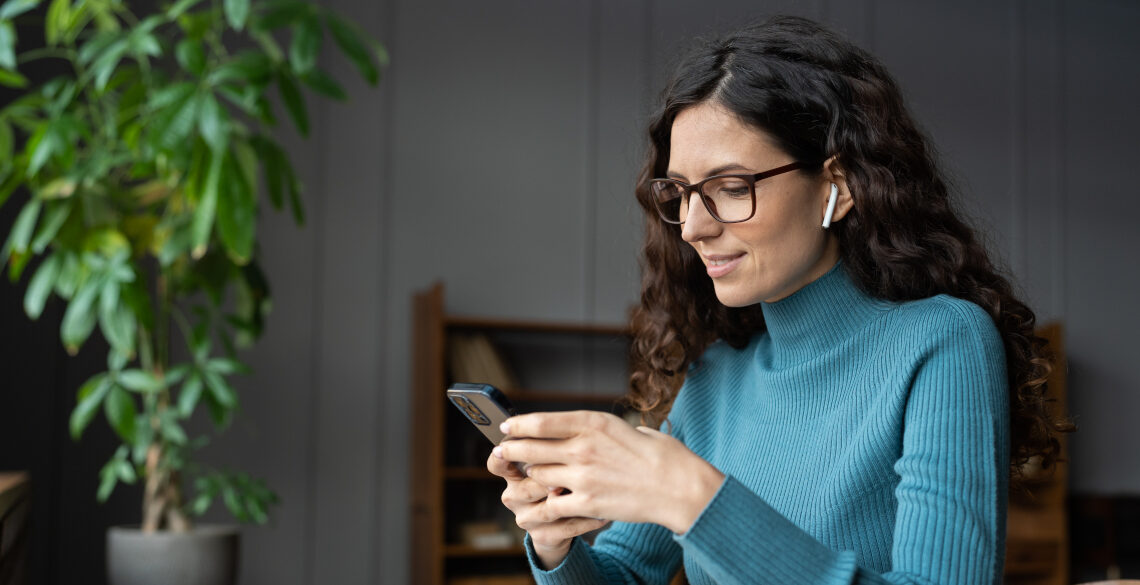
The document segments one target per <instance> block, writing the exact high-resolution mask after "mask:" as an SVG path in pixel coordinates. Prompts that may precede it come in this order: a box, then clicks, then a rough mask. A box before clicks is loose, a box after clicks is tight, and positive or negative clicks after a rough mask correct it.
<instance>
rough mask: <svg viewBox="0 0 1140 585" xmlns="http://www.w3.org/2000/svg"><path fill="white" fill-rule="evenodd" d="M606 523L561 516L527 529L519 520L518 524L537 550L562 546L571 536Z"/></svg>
mask: <svg viewBox="0 0 1140 585" xmlns="http://www.w3.org/2000/svg"><path fill="white" fill-rule="evenodd" d="M608 523H609V521H607V520H598V519H596V518H563V519H561V520H556V521H554V522H547V523H542V524H538V525H535V526H532V527H531V528H529V529H528V528H526V527H525V526H523V522H519V526H520V527H521V528H523V530H526V531H527V532H528V533H530V539H531V541H532V542H533V543H534V546H535V550H539V549H540V548H556V547H560V546H563V543H565V542H566V541H568V540H570V539H571V538H574V537H575V536H582V535H583V534H586V533H587V532H590V531H591V530H597V529H599V528H601V527H603V526H605V525H606V524H608Z"/></svg>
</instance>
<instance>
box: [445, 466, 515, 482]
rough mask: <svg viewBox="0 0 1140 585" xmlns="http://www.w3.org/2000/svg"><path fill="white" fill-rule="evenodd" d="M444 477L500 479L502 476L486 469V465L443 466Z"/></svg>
mask: <svg viewBox="0 0 1140 585" xmlns="http://www.w3.org/2000/svg"><path fill="white" fill-rule="evenodd" d="M443 478H444V479H476V480H486V481H494V480H502V479H503V478H501V477H499V476H497V475H495V474H493V473H491V472H490V471H487V468H486V467H445V468H444V469H443Z"/></svg>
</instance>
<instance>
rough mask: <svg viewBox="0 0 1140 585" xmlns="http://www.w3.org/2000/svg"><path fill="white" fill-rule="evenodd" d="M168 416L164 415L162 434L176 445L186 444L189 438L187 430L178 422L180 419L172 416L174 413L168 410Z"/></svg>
mask: <svg viewBox="0 0 1140 585" xmlns="http://www.w3.org/2000/svg"><path fill="white" fill-rule="evenodd" d="M166 414H167V416H163V417H162V424H161V427H160V428H161V430H162V436H163V438H165V439H166V440H167V441H170V442H171V443H174V444H175V445H185V444H186V443H187V442H188V441H189V438H187V437H186V431H183V430H182V426H181V425H179V424H178V420H177V419H175V418H174V416H172V413H170V412H167V413H166Z"/></svg>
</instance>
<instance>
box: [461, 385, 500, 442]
mask: <svg viewBox="0 0 1140 585" xmlns="http://www.w3.org/2000/svg"><path fill="white" fill-rule="evenodd" d="M447 398H448V399H449V400H450V401H451V403H452V404H454V405H455V407H456V408H458V409H459V411H460V412H462V413H463V416H465V417H467V420H469V421H471V424H473V425H475V428H477V429H479V432H481V433H483V435H484V436H486V437H487V438H488V439H490V441H491V442H492V443H494V444H496V445H498V444H499V443H501V442H502V441H503V439H504V438H505V437H506V435H504V434H503V433H502V432H501V431H500V430H499V425H500V424H502V423H503V421H505V420H507V419H508V418H510V417H512V416H514V415H515V414H516V412H515V409H514V407H513V406H512V405H511V401H510V400H508V399H507V397H506V395H505V394H503V393H502V391H500V390H499V389H498V388H495V387H494V386H492V385H490V384H467V383H456V384H452V385H451V387H450V388H448V389H447Z"/></svg>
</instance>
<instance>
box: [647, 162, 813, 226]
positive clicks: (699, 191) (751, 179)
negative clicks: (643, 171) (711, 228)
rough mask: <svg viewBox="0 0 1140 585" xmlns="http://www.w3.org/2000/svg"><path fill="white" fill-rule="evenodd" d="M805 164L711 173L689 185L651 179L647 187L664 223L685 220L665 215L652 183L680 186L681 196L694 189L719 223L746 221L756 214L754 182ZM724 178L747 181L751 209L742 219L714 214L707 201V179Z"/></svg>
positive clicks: (675, 222)
mask: <svg viewBox="0 0 1140 585" xmlns="http://www.w3.org/2000/svg"><path fill="white" fill-rule="evenodd" d="M807 166H808V164H807V163H804V162H800V161H796V162H794V163H790V164H786V165H784V166H782V167H776V168H774V169H770V170H767V171H763V172H760V173H756V174H754V175H713V176H711V177H707V178H705V179H704V180H702V181H701V182H699V183H693V184H692V185H690V184H689V183H686V182H684V181H678V180H677V179H652V180H650V181H649V189H650V192H651V193H652V194H653V206H654V207H655V208H656V209H657V215H658V216H660V217H661V220H662V221H664V222H665V223H671V224H673V225H681V224H683V223H685V221H684V220H672V219H669V218H667V217H665V209H664V208H663V207H662V205H664V203H665V202H664V201H661V200H660V199H659V198H658V197H657V190H656V189H654V185H658V184H663V183H668V184H672V185H677V186H678V187H680V188H681V189H682V191H681V196H682V197H684V196H686V195H689V194H690V193H692V192H694V191H695V192H696V193H697V196H698V197H700V199H701V203H702V204H703V205H704V206H705V209H707V210H708V212H709V215H710V216H712V218H713V219H715V220H717V221H719V222H720V223H740V222H742V221H748V220H750V219H752V216H754V215H756V183H757V182H758V181H762V180H764V179H767V178H769V177H774V176H776V175H782V174H784V173H787V172H789V171H794V170H796V169H802V168H804V167H807ZM726 178H727V179H742V180H744V182H746V183H748V193H749V196H750V197H751V199H752V209H751V210H750V211H749V212H748V217H746V218H744V219H734V220H732V221H728V220H724V219H721V217H720V216H719V215H717V214H716V209H714V208H713V206H712V205H711V204H710V203H709V200H708V198H707V197H706V196H705V193H704V187H705V184H706V183H708V182H709V181H714V180H716V179H726Z"/></svg>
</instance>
